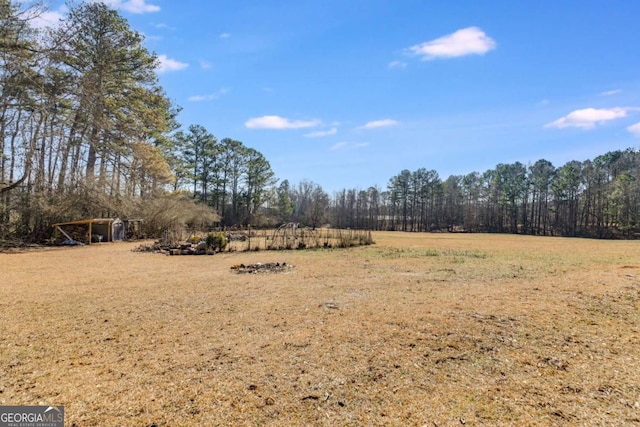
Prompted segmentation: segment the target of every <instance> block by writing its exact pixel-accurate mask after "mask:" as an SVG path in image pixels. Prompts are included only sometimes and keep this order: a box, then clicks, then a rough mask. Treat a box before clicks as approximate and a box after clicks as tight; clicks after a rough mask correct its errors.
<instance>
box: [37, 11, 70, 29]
mask: <svg viewBox="0 0 640 427" xmlns="http://www.w3.org/2000/svg"><path fill="white" fill-rule="evenodd" d="M62 16H63V13H62V11H45V12H42V13H40V12H38V13H37V14H36V15H35V16H34V17H33V18H32V19H31V21H30V24H31V26H32V27H33V28H46V27H55V26H57V25H58V24H59V23H60V20H61V19H62Z"/></svg>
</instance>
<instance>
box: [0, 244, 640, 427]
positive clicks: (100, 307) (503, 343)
mask: <svg viewBox="0 0 640 427" xmlns="http://www.w3.org/2000/svg"><path fill="white" fill-rule="evenodd" d="M373 237H374V240H375V241H376V245H374V246H367V247H359V248H352V249H329V250H313V251H288V252H247V253H224V254H218V255H215V256H200V257H198V256H182V257H169V256H163V255H159V254H153V253H136V252H132V249H133V248H135V247H136V246H137V245H139V243H136V244H131V243H116V244H101V245H92V246H90V247H82V248H65V249H56V250H46V251H26V252H22V253H4V254H0V271H1V273H0V274H1V276H0V405H20V404H25V405H38V404H44V405H49V404H52V405H64V406H65V413H66V425H67V426H78V427H79V426H146V427H151V426H157V427H159V426H218V425H219V426H263V425H264V426H281V425H309V426H323V425H325V426H334V425H340V426H342V425H354V426H361V425H371V426H382V425H388V426H459V425H463V424H465V425H497V426H500V425H504V426H508V425H509V426H510V425H530V426H547V425H560V426H562V425H566V426H570V425H585V426H586V425H588V426H609V425H611V426H621V425H631V426H633V425H640V332H639V330H640V254H639V251H638V242H629V241H596V240H581V239H556V238H536V237H527V236H491V235H470V234H406V233H405V234H403V233H375V234H374V236H373ZM257 262H263V263H267V262H279V263H282V262H286V263H287V264H288V265H293V266H294V268H290V269H287V270H285V271H283V272H281V273H273V274H236V273H234V272H233V270H231V267H232V266H233V265H238V264H240V263H243V264H246V265H248V264H252V263H257Z"/></svg>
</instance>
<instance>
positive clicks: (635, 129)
mask: <svg viewBox="0 0 640 427" xmlns="http://www.w3.org/2000/svg"><path fill="white" fill-rule="evenodd" d="M627 130H628V131H629V132H631V133H632V134H633V135H634V136H640V123H636V124H635V125H631V126H629V127H628V128H627Z"/></svg>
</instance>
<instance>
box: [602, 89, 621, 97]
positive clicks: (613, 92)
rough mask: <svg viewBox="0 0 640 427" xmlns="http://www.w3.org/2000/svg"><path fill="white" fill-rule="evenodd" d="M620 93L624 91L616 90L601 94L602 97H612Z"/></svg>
mask: <svg viewBox="0 0 640 427" xmlns="http://www.w3.org/2000/svg"><path fill="white" fill-rule="evenodd" d="M618 93H622V89H614V90H608V91H605V92H601V93H600V95H602V96H611V95H615V94H618Z"/></svg>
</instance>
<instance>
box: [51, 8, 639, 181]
mask: <svg viewBox="0 0 640 427" xmlns="http://www.w3.org/2000/svg"><path fill="white" fill-rule="evenodd" d="M105 3H107V4H108V5H110V6H111V7H114V8H116V9H118V10H119V11H120V13H121V14H122V15H123V16H124V17H126V18H127V19H128V20H129V22H130V23H131V26H132V27H133V28H134V29H135V30H137V31H139V32H141V33H142V34H144V35H145V38H146V41H145V43H146V46H147V48H148V49H149V50H150V51H153V52H155V53H156V54H157V55H158V56H159V58H160V59H161V67H160V68H159V69H158V72H159V76H160V81H161V84H162V86H163V87H164V89H165V91H166V93H167V95H168V97H169V98H171V99H172V100H173V101H174V102H175V103H176V104H178V105H180V106H181V107H182V108H183V110H182V112H181V114H180V116H179V120H180V122H181V123H182V124H183V125H184V126H185V127H188V125H190V124H199V125H202V126H204V127H205V128H206V129H207V130H208V131H209V132H211V133H213V134H214V135H215V136H216V137H217V138H218V139H222V138H225V137H229V138H233V139H237V140H240V141H242V142H243V143H244V144H245V145H247V146H249V147H253V148H255V149H257V150H258V151H260V152H262V153H263V154H264V155H265V157H266V158H267V159H268V160H269V162H270V163H271V166H272V168H273V170H274V172H275V174H276V176H277V177H278V178H279V179H280V180H284V179H288V180H289V181H290V182H292V183H293V184H295V183H297V182H299V181H301V180H303V179H308V180H311V181H313V182H315V183H317V184H320V185H321V186H322V187H323V188H324V189H325V190H326V191H327V192H329V193H331V192H333V191H337V190H340V189H343V188H358V189H366V188H368V187H369V186H372V185H378V186H380V187H381V188H385V187H386V184H387V182H388V180H389V178H391V177H392V176H394V175H396V174H398V173H399V172H400V171H401V170H402V169H409V170H412V171H413V170H416V169H418V168H421V167H424V168H427V169H435V170H436V171H438V173H439V174H440V176H441V178H442V179H446V178H447V177H448V176H449V175H452V174H456V175H460V174H467V173H470V172H474V171H477V172H484V171H485V170H487V169H490V168H493V167H495V166H496V165H497V164H498V163H512V162H516V161H520V162H522V163H525V164H527V163H533V162H535V161H536V160H539V159H542V158H544V159H547V160H549V161H551V162H552V163H553V164H554V165H555V166H558V167H559V166H562V165H563V164H564V163H566V162H567V161H570V160H586V159H592V158H594V157H595V156H597V155H600V154H604V153H605V152H607V151H611V150H616V149H625V148H628V147H632V148H637V147H638V144H639V143H640V99H639V95H640V55H638V50H637V49H638V46H639V45H640V26H639V25H638V18H639V17H640V2H638V1H634V0H621V1H616V2H613V1H591V0H580V1H568V0H567V1H546V0H541V1H507V0H504V1H455V2H454V1H426V0H368V1H357V0H352V1H349V0H322V1H300V0H280V1H279V0H273V1H267V0H264V1H257V0H253V1H249V0H236V1H233V2H221V1H208V0H202V1H195V0H181V1H175V0H171V1H169V0H109V1H105ZM63 11H64V9H61V8H60V5H59V4H55V3H54V4H53V5H52V8H51V12H52V13H51V15H50V16H49V17H50V18H51V19H55V17H56V16H57V15H56V14H59V13H61V12H63Z"/></svg>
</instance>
